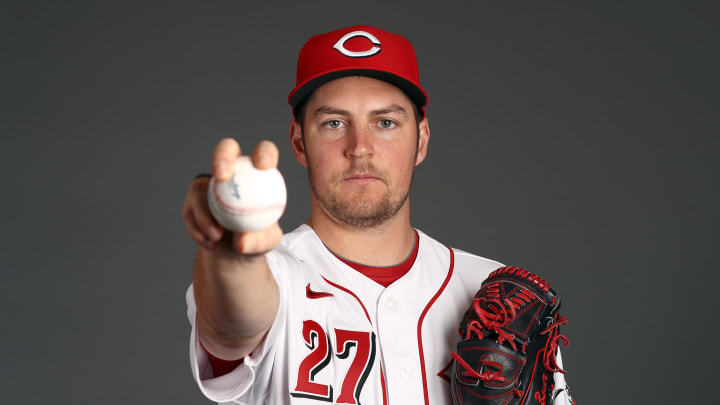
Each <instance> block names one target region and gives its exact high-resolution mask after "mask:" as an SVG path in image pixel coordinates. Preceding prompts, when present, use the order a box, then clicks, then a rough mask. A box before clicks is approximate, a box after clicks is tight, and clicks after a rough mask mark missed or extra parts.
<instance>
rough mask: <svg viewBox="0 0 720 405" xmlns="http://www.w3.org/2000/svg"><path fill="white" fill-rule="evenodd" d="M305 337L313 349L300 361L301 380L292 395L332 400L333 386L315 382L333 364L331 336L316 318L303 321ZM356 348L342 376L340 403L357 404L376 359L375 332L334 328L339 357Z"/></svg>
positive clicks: (308, 345) (348, 354)
mask: <svg viewBox="0 0 720 405" xmlns="http://www.w3.org/2000/svg"><path fill="white" fill-rule="evenodd" d="M302 335H303V339H304V340H305V345H306V346H307V347H308V349H310V354H308V355H307V357H305V359H304V360H303V361H302V362H301V363H300V369H299V370H298V381H297V385H296V386H295V390H294V391H293V392H291V393H290V395H292V396H293V397H298V398H310V399H315V400H318V401H325V402H333V387H332V385H327V384H321V383H318V382H316V381H315V378H316V377H317V374H318V373H319V372H320V371H321V370H322V369H323V368H325V366H327V365H328V364H330V359H331V356H332V354H333V349H332V346H333V345H332V342H331V341H330V336H328V335H327V333H325V330H323V328H322V326H320V324H318V323H317V322H315V321H311V320H307V321H304V322H303V331H302ZM353 347H354V348H355V357H354V358H353V359H352V363H351V364H350V368H349V369H348V371H347V373H346V374H345V378H344V379H343V383H342V388H341V389H340V396H338V398H337V402H336V403H337V404H358V403H359V399H360V392H361V391H362V388H363V385H365V381H366V380H367V377H368V375H369V374H370V369H371V368H372V365H373V363H374V362H375V334H374V333H372V332H361V331H353V330H344V329H335V348H336V351H335V352H334V354H335V356H337V357H338V358H339V359H347V358H348V357H350V351H351V349H352V348H353Z"/></svg>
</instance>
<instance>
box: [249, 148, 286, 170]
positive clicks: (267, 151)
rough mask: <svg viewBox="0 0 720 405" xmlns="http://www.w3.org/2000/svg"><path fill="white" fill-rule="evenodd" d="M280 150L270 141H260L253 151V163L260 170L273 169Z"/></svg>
mask: <svg viewBox="0 0 720 405" xmlns="http://www.w3.org/2000/svg"><path fill="white" fill-rule="evenodd" d="M279 157H280V152H279V151H278V148H277V146H275V144H274V143H273V142H271V141H260V143H258V146H257V147H256V148H255V152H253V165H254V166H255V167H256V168H258V169H260V170H267V169H274V168H276V167H277V165H278V159H279Z"/></svg>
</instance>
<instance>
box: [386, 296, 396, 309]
mask: <svg viewBox="0 0 720 405" xmlns="http://www.w3.org/2000/svg"><path fill="white" fill-rule="evenodd" d="M385 303H386V304H387V306H388V308H395V307H396V306H397V304H398V302H397V300H396V299H395V298H393V297H390V298H388V299H387V301H385Z"/></svg>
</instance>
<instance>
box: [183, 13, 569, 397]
mask: <svg viewBox="0 0 720 405" xmlns="http://www.w3.org/2000/svg"><path fill="white" fill-rule="evenodd" d="M289 102H290V105H291V106H292V108H293V115H294V119H293V120H292V122H291V124H290V144H291V147H292V150H293V153H294V155H295V158H296V159H297V161H298V162H299V163H300V164H301V165H303V166H305V167H306V168H307V171H308V176H309V179H310V184H311V199H312V212H311V215H310V218H309V220H308V221H307V223H305V224H302V225H300V226H299V227H298V228H297V229H295V230H294V231H292V232H290V233H287V234H285V235H283V234H282V231H281V230H280V227H279V226H278V224H277V223H276V224H274V225H272V226H271V227H270V228H268V229H266V230H263V231H259V232H246V233H235V234H232V233H230V232H229V231H227V230H223V229H222V228H220V226H219V225H218V224H217V223H216V222H215V221H214V220H213V218H212V217H211V215H210V213H209V210H208V206H207V201H206V191H207V186H208V182H209V180H208V179H207V178H203V177H200V178H198V179H196V180H195V181H194V182H193V183H192V184H191V186H190V190H189V192H188V195H187V198H186V201H185V204H184V207H183V218H184V221H185V223H186V226H187V228H188V231H189V233H190V235H191V237H192V238H193V239H194V240H195V241H196V242H197V243H198V244H199V245H200V249H199V253H198V255H197V258H196V261H195V267H194V276H193V284H192V285H191V286H190V288H189V289H188V290H187V297H186V298H187V307H188V318H189V320H190V323H191V325H192V333H191V340H190V359H191V366H192V373H193V376H194V378H195V380H196V381H197V383H198V385H199V387H200V390H201V391H202V392H203V394H204V395H205V396H207V398H209V399H210V400H213V401H216V402H233V403H239V404H265V403H267V404H322V403H331V404H366V405H369V404H388V403H389V404H451V403H452V400H451V396H450V384H449V379H448V375H449V369H450V366H451V364H452V362H451V360H452V357H451V356H450V354H451V353H452V352H454V351H455V347H456V344H457V341H458V332H457V331H458V321H459V319H460V318H461V317H462V315H463V312H464V311H465V310H466V309H467V304H468V302H470V301H472V298H473V295H474V294H475V292H476V291H477V290H478V288H479V286H480V284H481V283H482V281H483V280H484V279H485V278H486V277H487V276H488V275H489V274H490V273H491V272H492V271H493V270H495V269H497V268H498V267H501V264H500V263H498V262H495V261H492V260H488V259H485V258H482V257H479V256H476V255H473V254H470V253H466V252H463V251H460V250H457V249H452V248H449V247H447V246H445V245H443V244H442V243H440V242H437V241H435V240H434V239H432V238H431V237H430V236H428V235H426V234H424V233H423V232H421V231H420V230H417V229H414V228H413V227H412V226H411V223H410V202H409V199H408V195H409V191H410V184H411V181H412V176H413V171H414V168H415V166H417V165H418V164H420V163H421V162H422V161H423V160H424V159H425V156H426V154H427V148H428V140H429V138H430V129H429V126H428V119H427V117H425V112H424V106H425V105H426V103H427V95H426V93H425V91H424V90H423V88H422V87H421V86H420V83H419V76H418V69H417V62H416V57H415V53H414V51H413V48H412V46H411V45H410V43H409V42H408V41H407V40H406V39H405V38H403V37H402V36H399V35H395V34H391V33H388V32H386V31H383V30H380V29H377V28H374V27H370V26H353V27H347V28H343V29H340V30H336V31H332V32H329V33H325V34H320V35H316V36H314V37H312V38H311V39H310V40H309V41H308V42H307V43H306V44H305V46H304V47H303V48H302V50H301V51H300V55H299V59H298V66H297V83H296V87H295V88H294V89H293V90H292V92H291V93H290V96H289ZM240 153H241V151H240V146H239V145H238V143H237V142H235V141H234V140H231V139H224V140H222V141H221V142H220V143H219V144H218V145H217V147H216V149H215V153H214V156H213V175H214V176H215V177H216V178H217V179H218V180H225V179H228V178H229V177H230V176H231V174H232V170H233V164H234V162H235V159H236V157H237V156H239V155H240ZM252 160H253V163H254V165H255V166H256V167H258V168H261V169H266V168H272V167H276V166H277V162H278V150H277V148H276V147H275V145H274V144H273V143H271V142H268V141H263V142H261V143H260V144H259V145H258V146H257V147H256V149H255V150H254V152H253V154H252ZM558 357H559V356H558ZM557 361H558V363H561V362H560V359H559V358H558V359H557ZM554 387H555V388H554V390H555V391H556V392H555V396H556V398H555V401H554V403H555V404H566V403H570V400H569V399H568V398H567V395H566V394H565V391H564V390H563V389H564V388H565V387H566V385H565V383H564V381H563V380H562V374H560V373H556V378H555V381H554ZM558 393H559V395H558Z"/></svg>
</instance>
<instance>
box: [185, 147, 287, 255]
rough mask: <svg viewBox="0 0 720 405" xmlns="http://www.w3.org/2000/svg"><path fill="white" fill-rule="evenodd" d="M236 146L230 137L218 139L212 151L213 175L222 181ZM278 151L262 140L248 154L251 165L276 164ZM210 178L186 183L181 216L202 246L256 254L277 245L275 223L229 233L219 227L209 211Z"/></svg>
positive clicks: (215, 250) (237, 150)
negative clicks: (255, 230) (251, 152)
mask: <svg viewBox="0 0 720 405" xmlns="http://www.w3.org/2000/svg"><path fill="white" fill-rule="evenodd" d="M240 154H241V150H240V145H239V144H238V143H237V141H235V140H234V139H232V138H225V139H223V140H221V141H220V142H219V143H218V144H217V146H216V147H215V152H214V154H213V161H212V164H213V165H212V167H213V177H215V179H216V180H218V181H225V180H228V179H229V178H230V177H232V174H233V170H234V165H235V161H236V160H237V158H238V157H239V156H240ZM278 157H279V152H278V149H277V147H276V146H275V144H274V143H272V142H270V141H262V142H260V143H259V144H258V145H257V147H256V148H255V152H254V153H253V155H252V161H253V165H254V166H255V167H256V168H258V169H261V170H265V169H272V168H275V167H277V164H278ZM209 183H210V179H208V178H198V179H196V180H195V181H193V182H192V183H191V184H190V188H189V190H188V194H187V196H186V197H185V203H184V204H183V209H182V215H183V220H184V222H185V226H186V227H187V230H188V233H189V234H190V236H191V237H192V239H193V240H194V241H195V242H196V243H197V244H198V245H200V246H201V247H202V248H205V249H206V250H208V251H210V252H212V253H213V254H216V255H237V254H241V255H258V254H263V253H265V252H268V251H270V250H272V249H274V248H275V247H277V246H278V245H279V244H280V240H281V239H282V230H281V229H280V225H279V224H278V223H277V222H276V223H274V224H273V225H271V226H270V227H268V228H267V229H264V230H262V231H257V232H243V233H233V232H231V231H228V230H226V229H223V228H222V227H221V226H220V225H219V224H218V223H217V221H215V219H214V218H213V217H212V215H211V214H210V208H209V207H208V202H207V189H208V184H209Z"/></svg>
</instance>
